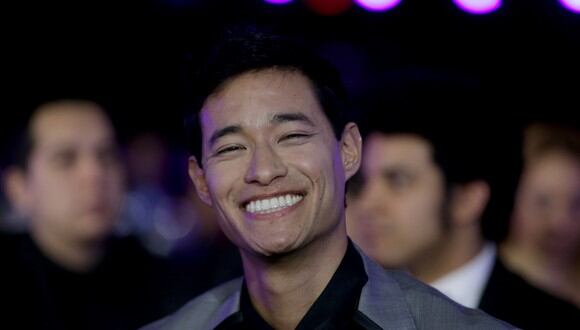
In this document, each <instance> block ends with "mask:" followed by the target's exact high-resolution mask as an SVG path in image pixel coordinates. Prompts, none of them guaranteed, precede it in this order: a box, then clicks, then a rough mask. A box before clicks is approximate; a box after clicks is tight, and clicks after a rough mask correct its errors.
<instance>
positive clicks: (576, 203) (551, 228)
mask: <svg viewBox="0 0 580 330" xmlns="http://www.w3.org/2000/svg"><path fill="white" fill-rule="evenodd" d="M514 221H515V222H514V225H515V228H514V230H515V231H516V236H517V237H518V238H519V239H520V240H522V241H523V243H524V244H526V245H528V246H529V247H531V248H532V249H534V250H536V251H541V252H542V253H547V254H551V255H560V256H564V255H570V254H574V253H577V252H576V251H578V249H579V248H580V162H579V161H578V159H577V158H574V157H573V156H571V155H569V154H567V153H565V152H557V151H556V152H551V153H548V154H545V155H543V156H541V157H539V158H537V159H535V160H533V161H531V163H530V164H529V165H528V166H527V168H526V170H525V171H524V173H523V175H522V181H521V186H520V189H519V192H518V197H517V200H516V207H515V219H514Z"/></svg>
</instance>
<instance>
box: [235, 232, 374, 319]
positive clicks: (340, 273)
mask: <svg viewBox="0 0 580 330" xmlns="http://www.w3.org/2000/svg"><path fill="white" fill-rule="evenodd" d="M367 280H368V277H367V275H366V272H365V269H364V265H363V261H362V259H361V257H360V255H359V254H358V252H357V251H356V249H355V248H354V246H353V244H352V242H351V241H350V240H349V242H348V246H347V249H346V253H345V256H344V257H343V259H342V261H341V263H340V265H339V266H338V268H337V270H336V272H335V273H334V275H333V276H332V278H331V279H330V282H329V283H328V285H327V286H326V288H324V290H323V291H322V293H321V294H320V296H319V297H318V298H317V299H316V301H315V302H314V304H313V305H312V307H311V308H310V309H309V310H308V312H307V313H306V315H305V316H304V318H303V319H302V320H301V321H300V323H299V324H298V326H297V328H296V329H313V328H316V327H317V326H319V325H322V324H324V325H325V326H330V325H335V328H341V327H344V326H345V325H346V324H348V323H350V322H352V318H353V316H354V314H355V312H356V309H357V306H358V300H359V297H360V293H361V290H362V287H363V286H364V285H365V283H366V282H367ZM240 312H241V314H242V320H243V322H244V324H245V326H247V327H248V328H249V329H272V328H271V327H270V326H269V325H268V324H267V323H266V322H265V321H264V320H263V319H262V317H261V316H260V315H259V314H258V312H257V311H256V310H255V309H254V306H253V305H252V303H251V301H250V296H249V293H248V289H247V286H246V283H245V282H244V283H243V285H242V292H241V297H240Z"/></svg>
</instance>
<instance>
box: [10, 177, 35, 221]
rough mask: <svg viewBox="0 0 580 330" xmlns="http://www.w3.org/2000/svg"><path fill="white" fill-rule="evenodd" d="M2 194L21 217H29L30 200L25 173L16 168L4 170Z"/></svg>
mask: <svg viewBox="0 0 580 330" xmlns="http://www.w3.org/2000/svg"><path fill="white" fill-rule="evenodd" d="M3 184H4V193H5V194H6V197H7V198H8V201H9V202H10V204H11V205H12V207H13V208H14V209H15V210H16V211H17V212H18V213H19V214H20V215H22V216H25V217H28V216H30V211H31V205H32V202H31V201H32V198H31V196H30V192H29V190H28V183H27V180H26V173H25V172H24V170H22V169H20V168H16V167H10V168H8V169H6V171H5V173H4V177H3Z"/></svg>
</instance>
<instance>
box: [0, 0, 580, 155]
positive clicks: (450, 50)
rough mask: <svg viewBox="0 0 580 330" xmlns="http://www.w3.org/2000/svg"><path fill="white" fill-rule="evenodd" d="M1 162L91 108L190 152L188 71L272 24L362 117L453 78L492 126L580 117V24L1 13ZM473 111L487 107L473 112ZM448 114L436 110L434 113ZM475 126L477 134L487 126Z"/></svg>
mask: <svg viewBox="0 0 580 330" xmlns="http://www.w3.org/2000/svg"><path fill="white" fill-rule="evenodd" d="M0 6H1V7H0V18H3V20H2V21H3V22H4V23H2V25H3V26H2V32H1V34H0V36H2V40H1V41H0V42H1V47H0V49H1V55H0V56H1V62H0V63H1V64H0V65H1V67H0V70H1V71H0V72H1V74H0V76H1V78H0V79H2V81H1V83H2V87H1V89H2V92H1V94H0V95H1V99H0V109H1V110H2V118H3V119H1V122H0V132H2V144H3V149H2V150H3V151H2V153H3V156H4V155H6V153H7V151H6V150H9V149H10V146H11V143H12V141H13V136H14V134H15V133H17V132H18V131H19V130H20V129H21V128H20V127H21V126H20V125H21V124H22V119H23V118H25V116H26V113H27V111H30V110H31V109H32V108H33V107H34V106H36V105H37V103H38V102H41V101H43V100H45V99H50V98H54V97H66V96H85V95H86V96H90V97H93V98H97V99H98V100H99V101H101V102H102V103H104V104H105V105H106V106H107V107H108V108H109V109H110V110H111V111H112V112H113V115H114V119H115V121H116V122H117V124H118V128H119V130H120V133H121V137H128V136H131V135H133V134H135V133H137V132H140V131H143V130H154V131H157V132H161V133H162V134H164V135H165V136H166V137H167V138H168V139H169V140H170V141H171V142H172V143H175V144H179V143H180V140H181V135H180V133H179V132H180V129H181V122H182V119H181V118H182V110H183V106H182V104H183V99H184V95H185V94H186V92H187V91H186V89H185V88H184V87H183V84H182V80H183V79H182V78H183V76H184V74H186V71H185V70H184V67H185V64H184V63H194V66H195V63H197V62H198V61H199V59H201V58H203V57H204V56H205V53H206V51H207V48H208V45H209V44H210V43H211V41H212V40H213V39H214V38H215V37H216V36H218V35H220V34H221V32H222V31H223V29H224V27H227V26H232V25H240V24H245V23H250V24H257V25H268V26H272V27H274V29H275V30H277V31H282V32H285V33H289V34H293V35H297V36H302V37H303V38H305V39H306V40H307V41H308V42H309V43H311V44H312V45H313V46H314V47H316V48H317V49H318V50H319V51H320V53H322V54H323V55H324V56H326V57H328V58H329V59H330V60H331V61H333V62H334V63H335V64H336V65H338V66H339V68H340V70H341V72H342V75H343V78H344V80H345V83H346V85H347V87H348V89H349V91H350V93H351V97H352V100H353V105H354V109H355V115H356V116H359V117H363V116H364V113H365V110H367V109H366V108H368V107H369V102H368V100H371V99H376V98H377V96H381V97H382V96H385V97H388V96H389V95H392V94H396V92H397V91H398V90H399V89H400V88H401V86H403V85H404V84H405V82H406V81H414V80H422V81H439V80H445V79H448V78H450V77H451V78H452V79H455V80H459V81H461V82H463V83H464V84H466V85H473V86H477V87H478V88H481V89H482V90H483V91H484V93H483V95H484V96H485V97H486V98H487V99H488V100H487V101H488V102H489V103H491V104H492V105H493V106H490V107H486V108H484V109H480V108H481V107H476V106H474V107H473V108H471V107H470V106H469V104H466V107H465V111H477V112H479V113H480V114H481V112H482V111H483V112H484V113H485V115H486V116H488V117H489V118H497V120H498V121H502V120H504V119H506V118H508V117H509V118H516V119H523V120H531V119H545V118H548V119H554V120H560V121H566V122H568V123H577V120H578V118H579V117H580V115H579V113H580V111H579V108H580V107H579V102H580V75H579V74H580V15H578V14H573V13H571V12H568V11H566V10H565V9H564V8H563V7H561V6H560V5H559V4H558V2H557V1H556V0H512V1H508V0H505V1H504V4H503V6H502V8H501V9H500V10H499V11H497V12H495V13H492V14H489V15H482V16H474V15H469V14H466V13H464V12H462V11H460V10H459V9H457V8H456V7H455V6H454V5H453V3H452V2H451V0H403V1H402V3H401V4H400V5H399V6H397V7H396V8H395V9H393V10H391V11H388V12H384V13H371V12H366V11H364V10H363V9H361V8H359V7H357V6H355V5H353V6H352V7H351V8H350V9H349V10H348V11H346V12H345V13H343V14H340V15H337V16H332V17H327V16H321V15H319V14H316V13H315V12H313V11H312V10H310V9H309V8H308V7H307V5H306V4H305V3H304V2H301V1H298V0H297V1H295V2H294V3H293V4H290V5H285V6H272V5H268V4H265V3H264V2H263V1H260V0H254V1H252V0H237V1H224V0H197V1H196V0H148V1H135V0H131V1H108V0H105V1H77V2H62V1H57V2H55V1H47V2H42V3H40V2H38V3H35V2H30V1H29V2H22V1H21V2H19V3H18V4H14V3H10V4H2V5H0ZM473 102H474V104H475V103H477V100H473ZM433 111H437V109H433ZM465 125H477V123H476V122H473V123H469V122H467V123H465Z"/></svg>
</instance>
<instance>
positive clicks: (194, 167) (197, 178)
mask: <svg viewBox="0 0 580 330" xmlns="http://www.w3.org/2000/svg"><path fill="white" fill-rule="evenodd" d="M188 167H189V168H188V172H189V178H190V179H191V181H192V182H193V185H194V186H195V190H196V191H197V195H198V196H199V198H200V199H201V200H202V201H203V202H204V203H206V204H207V205H209V206H212V202H211V197H210V194H209V189H208V187H207V182H206V181H205V176H204V173H203V169H202V168H201V167H200V166H199V163H198V162H197V160H196V159H195V157H194V156H190V157H189V166H188Z"/></svg>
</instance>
